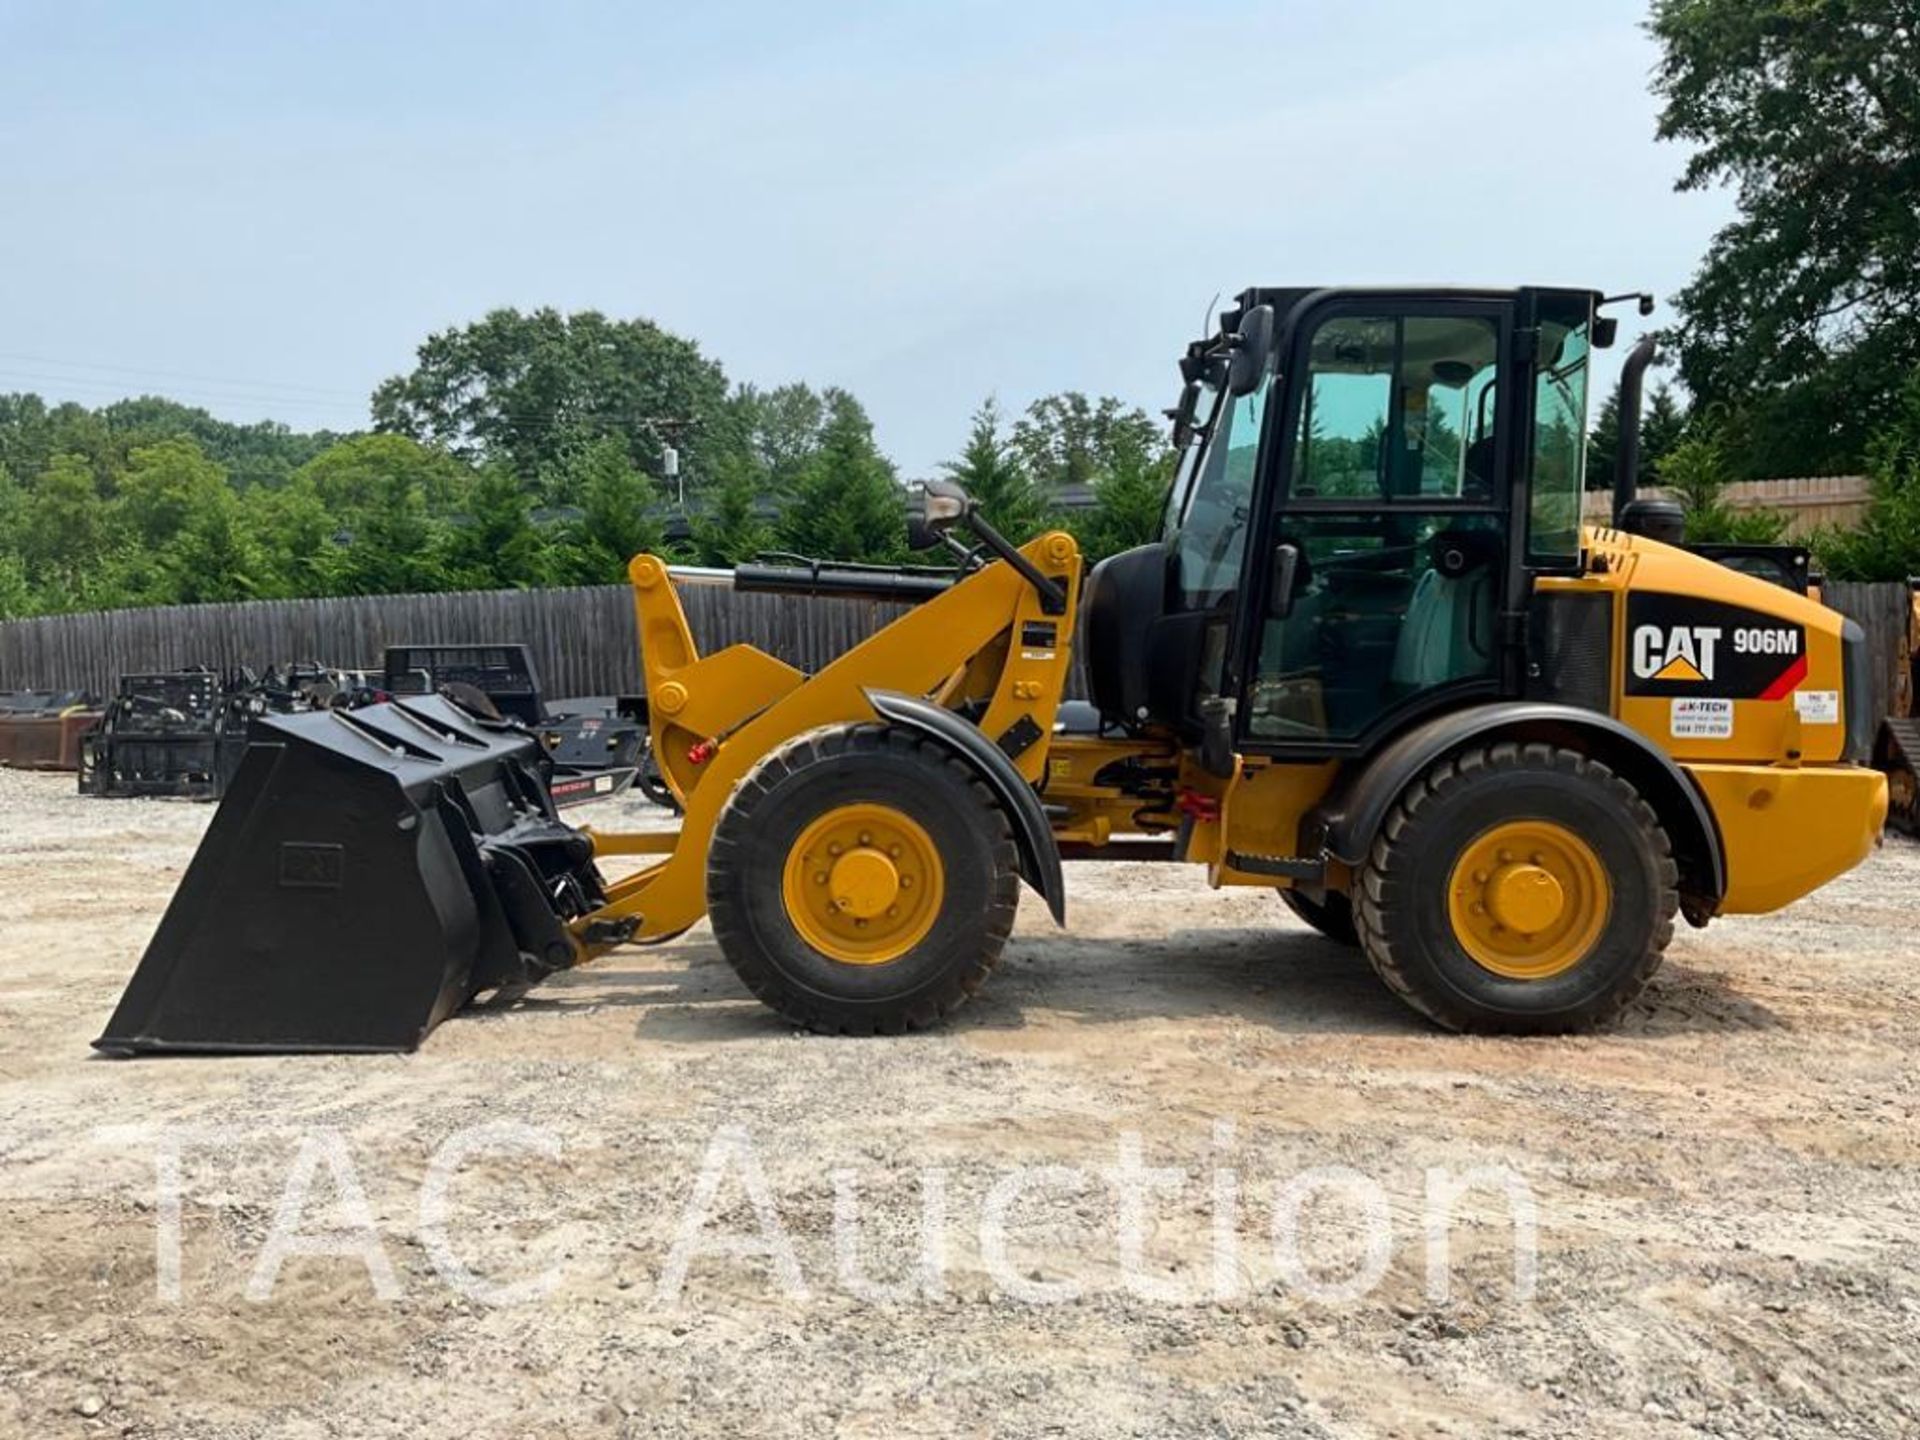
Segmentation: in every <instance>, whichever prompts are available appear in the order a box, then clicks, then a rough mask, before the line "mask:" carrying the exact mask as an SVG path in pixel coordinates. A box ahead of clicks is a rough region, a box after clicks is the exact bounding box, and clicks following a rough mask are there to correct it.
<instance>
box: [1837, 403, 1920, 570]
mask: <svg viewBox="0 0 1920 1440" xmlns="http://www.w3.org/2000/svg"><path fill="white" fill-rule="evenodd" d="M1867 467H1868V468H1867V473H1868V475H1869V476H1870V477H1871V479H1872V482H1873V492H1872V498H1871V499H1870V500H1869V501H1868V503H1867V512H1866V514H1865V515H1864V516H1863V517H1861V522H1860V524H1859V525H1858V526H1857V527H1856V528H1854V529H1852V530H1825V531H1822V532H1821V533H1820V534H1818V535H1816V536H1814V537H1813V549H1814V553H1815V555H1817V556H1818V557H1819V561H1820V568H1821V569H1822V570H1824V571H1825V572H1826V573H1827V574H1828V575H1829V576H1831V577H1832V578H1833V579H1835V580H1905V579H1907V578H1908V577H1909V576H1912V575H1916V574H1920V369H1916V370H1915V371H1914V372H1913V373H1912V374H1911V375H1909V376H1908V377H1907V383H1906V385H1905V387H1904V388H1903V390H1902V391H1901V395H1900V402H1899V407H1898V409H1897V410H1896V411H1895V413H1894V416H1893V418H1892V419H1891V420H1890V421H1888V422H1887V423H1886V424H1885V425H1883V426H1882V427H1881V428H1880V429H1879V430H1878V431H1877V432H1876V433H1875V435H1874V436H1873V438H1872V439H1871V440H1870V441H1869V442H1868V446H1867Z"/></svg>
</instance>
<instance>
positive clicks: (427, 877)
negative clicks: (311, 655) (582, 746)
mask: <svg viewBox="0 0 1920 1440" xmlns="http://www.w3.org/2000/svg"><path fill="white" fill-rule="evenodd" d="M255 726H256V728H255V730H254V736H253V742H252V743H251V744H250V745H249V746H248V747H247V752H246V755H245V758H244V759H243V760H242V761H241V763H240V768H239V770H238V772H237V773H236V774H235V776H234V778H233V783H232V785H231V786H230V787H229V789H228V790H227V793H226V797H225V799H223V800H222V801H221V804H220V809H219V811H218V812H217V813H216V814H215V815H214V818H213V823H212V824H211V825H210V826H209V827H208V829H207V833H206V838H205V839H203V840H202V841H201V843H200V849H199V851H198V852H197V853H196V854H195V855H194V857H193V861H192V863H191V864H190V865H189V866H188V867H187V873H186V875H185V877H184V878H183V879H182V880H181V882H180V888H179V890H178V891H176V892H175V894H174V897H173V900H172V903H171V904H169V905H168V907H167V913H166V915H165V916H164V917H163V918H162V919H161V921H160V928H159V929H158V930H157V931H156V932H155V933H154V937H153V941H152V943H151V944H149V945H148V947H147V952H146V955H145V956H144V957H143V958H142V959H141V961H140V964H139V967H138V968H137V969H136V970H135V971H134V974H133V978H132V980H131V981H130V982H129V983H128V985H127V990H126V993H125V995H123V996H122V997H121V1000H120V1005H119V1008H118V1009H117V1010H115V1012H114V1015H113V1019H112V1020H111V1021H109V1022H108V1024H107V1028H106V1033H105V1034H103V1035H102V1036H101V1037H100V1038H99V1039H98V1040H96V1041H94V1045H95V1048H97V1049H100V1050H103V1051H105V1052H107V1053H109V1054H116V1055H130V1054H139V1053H146V1052H154V1051H167V1050H194V1051H362V1050H411V1049H413V1048H415V1047H416V1046H417V1045H419V1043H420V1041H421V1040H422V1039H423V1038H424V1037H425V1036H426V1034H427V1033H428V1032H429V1031H430V1030H432V1029H433V1027H434V1026H436V1025H438V1024H439V1023H440V1022H441V1021H442V1020H444V1019H446V1018H447V1017H448V1016H449V1015H451V1014H453V1013H454V1012H455V1011H456V1010H458V1009H460V1008H461V1007H462V1006H463V1005H465V1004H466V1003H467V1002H468V1001H470V1000H472V999H473V998H474V997H475V996H476V995H479V994H480V993H482V992H484V991H487V990H513V989H518V988H522V987H525V986H529V985H533V984H536V983H538V982H539V981H540V980H541V979H544V978H545V977H546V976H547V975H549V974H551V973H552V972H553V971H554V970H557V969H561V968H564V967H565V966H567V965H570V964H572V963H573V959H574V953H575V952H574V949H573V946H572V943H571V941H570V939H569V937H568V934H567V931H566V928H565V921H566V920H567V919H569V918H571V917H573V916H576V915H580V914H584V913H586V912H587V911H588V910H591V909H592V908H593V907H594V906H595V905H597V904H599V903H600V901H601V899H602V898H603V892H602V890H601V886H600V878H599V875H598V873H597V872H596V871H595V870H594V867H593V859H592V842H591V841H590V840H589V839H588V838H587V837H586V836H585V835H583V834H581V833H580V832H579V831H576V830H573V829H571V828H570V827H568V826H566V825H563V824H561V823H560V822H559V821H557V820H556V819H555V818H554V814H553V805H552V801H551V800H550V799H549V797H548V795H547V792H546V788H545V784H544V781H543V779H542V776H541V773H540V770H539V768H538V766H539V763H540V760H539V743H538V741H537V740H536V739H535V738H534V737H533V736H531V735H530V734H528V733H527V732H525V731H523V730H519V729H517V728H514V727H511V726H507V725H503V724H501V723H499V722H489V721H486V720H482V719H480V718H479V717H477V716H475V715H473V714H471V713H470V712H468V711H466V710H463V709H461V708H460V707H459V706H458V705H456V704H454V703H452V702H451V701H449V700H446V699H444V698H442V697H438V696H428V697H421V698H418V699H409V700H404V701H396V702H394V703H392V704H386V705H373V706H369V707H367V708H365V709H361V710H353V711H345V710H318V711H313V712H310V713H305V714H296V715H271V716H265V717H261V718H260V719H259V720H257V721H256V722H255Z"/></svg>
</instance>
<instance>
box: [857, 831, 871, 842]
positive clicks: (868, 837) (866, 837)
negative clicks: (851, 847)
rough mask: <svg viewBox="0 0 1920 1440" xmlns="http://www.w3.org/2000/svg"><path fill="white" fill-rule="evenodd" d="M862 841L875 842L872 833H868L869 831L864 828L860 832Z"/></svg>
mask: <svg viewBox="0 0 1920 1440" xmlns="http://www.w3.org/2000/svg"><path fill="white" fill-rule="evenodd" d="M860 843H861V844H862V845H871V844H873V836H871V835H869V834H868V833H867V832H866V831H864V830H862V831H861V832H860Z"/></svg>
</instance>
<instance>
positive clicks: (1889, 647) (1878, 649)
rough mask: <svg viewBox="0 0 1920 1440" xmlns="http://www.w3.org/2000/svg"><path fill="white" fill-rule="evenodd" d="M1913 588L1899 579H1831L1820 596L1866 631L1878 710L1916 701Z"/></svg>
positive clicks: (1869, 670)
mask: <svg viewBox="0 0 1920 1440" xmlns="http://www.w3.org/2000/svg"><path fill="white" fill-rule="evenodd" d="M1909 594H1910V592H1909V591H1908V589H1907V587H1906V586H1905V585H1903V584H1901V583H1900V582H1899V581H1897V580H1896V581H1891V582H1888V581H1875V582H1871V583H1866V582H1861V581H1856V580H1828V581H1825V582H1824V583H1822V585H1821V587H1820V598H1821V600H1822V601H1823V602H1824V603H1825V604H1828V605H1831V606H1832V607H1833V608H1834V609H1835V610H1838V611H1839V612H1840V613H1841V614H1842V615H1845V616H1847V617H1848V618H1849V619H1852V620H1854V621H1856V622H1858V624H1859V626H1860V628H1861V629H1862V630H1865V631H1866V632H1867V654H1868V656H1869V657H1871V662H1872V663H1871V664H1869V665H1868V667H1867V683H1868V684H1869V685H1870V686H1871V687H1872V689H1873V710H1872V712H1871V713H1873V714H1875V715H1891V714H1893V713H1894V712H1895V711H1896V710H1900V711H1904V710H1906V709H1907V707H1908V706H1909V705H1910V704H1911V702H1912V696H1911V694H1910V693H1909V690H1910V688H1911V682H1910V676H1911V673H1912V672H1911V665H1910V660H1911V657H1910V653H1909V646H1910V645H1911V644H1912V641H1911V640H1909V638H1908V636H1907V624H1908V619H1907V617H1908V615H1909V613H1910V611H1911V608H1912V601H1911V600H1910V599H1909Z"/></svg>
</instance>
